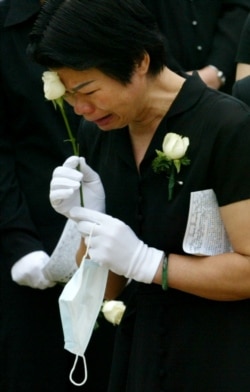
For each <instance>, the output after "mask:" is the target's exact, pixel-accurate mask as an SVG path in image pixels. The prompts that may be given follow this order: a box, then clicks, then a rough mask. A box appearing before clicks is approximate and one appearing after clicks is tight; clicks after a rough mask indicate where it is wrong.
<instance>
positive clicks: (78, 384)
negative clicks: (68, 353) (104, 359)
mask: <svg viewBox="0 0 250 392" xmlns="http://www.w3.org/2000/svg"><path fill="white" fill-rule="evenodd" d="M78 358H79V355H76V357H75V361H74V364H73V367H72V369H71V371H70V374H69V379H70V381H71V382H72V384H74V385H75V386H76V387H81V386H82V385H84V384H85V382H86V381H87V378H88V369H87V364H86V359H85V355H83V357H82V359H83V367H84V374H85V377H84V380H83V381H81V382H79V383H78V382H76V381H74V380H73V373H74V371H75V368H76V364H77V362H78Z"/></svg>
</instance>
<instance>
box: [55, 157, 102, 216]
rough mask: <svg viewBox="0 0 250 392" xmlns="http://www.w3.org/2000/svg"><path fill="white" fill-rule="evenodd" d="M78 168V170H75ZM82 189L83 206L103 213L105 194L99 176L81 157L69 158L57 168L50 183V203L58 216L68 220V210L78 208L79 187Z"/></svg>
mask: <svg viewBox="0 0 250 392" xmlns="http://www.w3.org/2000/svg"><path fill="white" fill-rule="evenodd" d="M77 168H79V170H78V169H77ZM81 185H82V188H83V199H84V206H85V207H87V208H90V209H93V210H96V211H100V212H104V211H105V193H104V189H103V186H102V183H101V180H100V177H99V175H98V174H97V173H96V172H95V171H94V170H92V169H91V168H90V167H89V166H88V165H87V164H86V161H85V159H84V158H83V157H77V156H71V157H69V158H68V159H67V160H66V161H65V162H64V164H63V166H59V167H57V168H56V169H55V170H54V172H53V175H52V180H51V183H50V202H51V205H52V207H53V208H54V209H55V210H56V211H57V212H59V213H60V214H63V215H65V216H66V217H67V218H69V210H70V209H71V208H72V207H75V206H76V207H77V206H80V186H81Z"/></svg>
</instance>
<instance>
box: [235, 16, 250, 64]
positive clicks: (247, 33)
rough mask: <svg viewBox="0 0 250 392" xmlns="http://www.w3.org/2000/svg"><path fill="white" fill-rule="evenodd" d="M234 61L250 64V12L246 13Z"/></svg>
mask: <svg viewBox="0 0 250 392" xmlns="http://www.w3.org/2000/svg"><path fill="white" fill-rule="evenodd" d="M236 62H237V63H245V64H250V14H248V17H247V19H246V21H245V24H244V26H243V29H242V32H241V36H240V41H239V46H238V51H237V55H236Z"/></svg>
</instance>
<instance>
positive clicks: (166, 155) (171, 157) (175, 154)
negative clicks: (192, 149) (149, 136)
mask: <svg viewBox="0 0 250 392" xmlns="http://www.w3.org/2000/svg"><path fill="white" fill-rule="evenodd" d="M188 146H189V138H188V137H182V136H181V135H178V134H177V133H172V132H170V133H167V134H166V136H165V138H164V140H163V144H162V150H163V151H159V150H156V154H157V157H156V158H155V159H154V160H153V162H152V167H153V170H154V171H155V172H156V173H161V172H164V171H165V172H166V173H167V177H168V179H169V183H168V200H171V199H172V197H173V189H174V186H175V182H176V181H175V177H176V174H177V173H179V172H180V170H181V165H184V166H187V165H189V164H190V159H189V158H188V157H187V156H186V155H185V154H186V151H187V148H188Z"/></svg>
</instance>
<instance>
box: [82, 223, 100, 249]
mask: <svg viewBox="0 0 250 392" xmlns="http://www.w3.org/2000/svg"><path fill="white" fill-rule="evenodd" d="M96 226H97V225H96V223H93V222H87V221H80V222H79V223H78V224H77V228H78V230H79V232H80V233H81V236H82V237H84V238H85V243H86V240H88V239H89V238H90V239H91V237H92V235H93V234H94V231H95V227H96ZM86 245H87V244H86Z"/></svg>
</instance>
